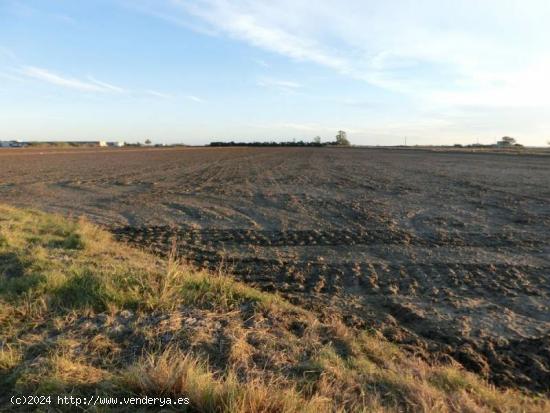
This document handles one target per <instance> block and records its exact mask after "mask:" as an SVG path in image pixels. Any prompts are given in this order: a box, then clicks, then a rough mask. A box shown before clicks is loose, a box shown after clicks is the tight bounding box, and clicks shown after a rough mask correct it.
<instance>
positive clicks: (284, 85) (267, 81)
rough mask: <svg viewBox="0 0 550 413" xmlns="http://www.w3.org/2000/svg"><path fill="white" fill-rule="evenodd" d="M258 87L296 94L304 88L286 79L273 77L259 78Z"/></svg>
mask: <svg viewBox="0 0 550 413" xmlns="http://www.w3.org/2000/svg"><path fill="white" fill-rule="evenodd" d="M256 84H257V85H258V86H262V87H267V88H273V89H278V90H280V91H283V92H295V91H297V90H298V89H300V88H301V87H302V84H300V83H298V82H293V81H290V80H284V79H274V78H271V77H262V78H259V79H258V81H257V82H256Z"/></svg>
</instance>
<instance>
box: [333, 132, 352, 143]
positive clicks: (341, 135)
mask: <svg viewBox="0 0 550 413" xmlns="http://www.w3.org/2000/svg"><path fill="white" fill-rule="evenodd" d="M336 145H341V146H349V145H350V143H349V141H348V137H347V135H346V132H344V131H343V130H341V131H338V135H336Z"/></svg>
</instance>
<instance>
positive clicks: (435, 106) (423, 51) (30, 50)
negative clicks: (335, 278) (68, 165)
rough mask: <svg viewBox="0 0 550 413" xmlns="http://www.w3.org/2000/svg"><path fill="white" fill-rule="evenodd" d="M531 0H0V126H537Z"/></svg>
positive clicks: (142, 131)
mask: <svg viewBox="0 0 550 413" xmlns="http://www.w3.org/2000/svg"><path fill="white" fill-rule="evenodd" d="M549 18H550V2H548V1H546V0H523V1H519V0H518V1H512V0H498V1H497V0H484V1H477V0H475V1H474V0H461V1H439V0H414V1H413V0H393V1H391V2H382V1H378V0H341V1H336V0H316V1H313V0H278V1H264V0H234V1H223V0H196V1H184V0H133V1H132V0H88V1H74V0H28V1H20V0H0V109H1V110H0V139H9V138H18V139H125V140H128V141H136V140H141V141H142V140H144V139H146V138H151V139H152V140H153V141H156V142H185V143H190V144H202V143H208V142H210V141H211V140H213V139H220V140H221V139H223V140H226V139H235V140H264V139H269V140H271V139H274V140H280V139H284V140H288V139H302V138H303V139H310V138H312V137H314V136H316V135H320V136H322V137H323V138H325V139H329V138H332V137H333V136H334V135H335V134H336V132H337V131H338V130H339V129H343V130H346V131H348V135H349V137H350V138H351V141H352V142H353V143H356V144H381V145H383V144H401V143H403V141H404V137H405V136H407V138H408V143H409V144H452V143H472V142H477V141H478V140H479V142H482V143H493V142H494V141H495V139H496V138H498V137H501V136H503V135H511V136H515V137H517V138H518V139H519V141H520V142H522V143H525V144H527V145H538V146H542V145H546V142H547V141H549V140H550V76H549V75H548V73H550V47H548V39H550V25H548V23H547V22H548V19H549Z"/></svg>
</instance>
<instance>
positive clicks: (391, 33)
mask: <svg viewBox="0 0 550 413" xmlns="http://www.w3.org/2000/svg"><path fill="white" fill-rule="evenodd" d="M148 4H149V6H150V10H154V11H155V12H157V13H166V14H169V15H170V16H172V17H173V18H174V19H179V20H185V21H187V22H193V24H194V25H195V26H199V27H201V30H202V29H204V30H207V31H209V32H214V33H217V34H219V35H226V36H229V37H231V38H234V39H237V40H240V41H243V42H246V43H248V44H250V45H253V46H256V47H259V48H261V49H264V50H267V51H269V52H274V53H277V54H280V55H284V56H287V57H289V58H291V59H294V60H297V61H307V62H313V63H316V64H318V65H321V66H324V67H327V68H330V69H333V70H335V71H337V72H339V73H341V74H343V75H346V76H350V77H352V78H355V79H360V80H363V81H366V82H368V83H370V84H371V85H373V86H376V87H379V88H382V89H385V90H388V91H391V92H398V93H402V94H406V95H409V96H411V97H414V98H415V99H419V100H422V101H426V102H432V103H437V104H441V103H448V104H450V105H455V104H482V105H486V106H492V105H495V106H503V105H508V106H517V105H523V104H533V97H534V96H535V95H536V94H537V93H538V92H539V91H540V88H541V87H542V88H543V90H544V91H545V92H546V91H547V90H548V88H549V87H550V86H549V81H548V80H546V79H545V78H544V77H542V76H540V73H537V74H536V75H537V77H536V79H535V80H533V78H532V77H531V74H532V72H533V70H534V69H533V68H538V69H539V70H538V72H548V71H550V59H549V58H550V49H548V47H547V40H546V39H548V38H549V37H550V29H549V27H548V25H547V23H546V18H545V16H548V15H549V13H550V2H547V1H546V0H530V1H529V2H525V3H523V2H522V3H521V4H520V3H519V2H517V1H514V0H485V1H484V2H479V1H476V0H463V1H461V2H452V3H450V2H441V1H439V0H418V1H415V2H411V1H408V0H395V1H392V2H389V3H388V2H381V1H378V0H347V1H342V2H334V1H330V0H324V1H323V0H319V1H316V2H315V5H314V6H313V5H312V2H311V1H307V0H279V1H277V2H273V1H267V0H234V1H226V0H197V1H194V2H188V1H184V0H170V1H167V2H155V3H154V5H151V4H152V3H151V2H148ZM534 71H537V70H534ZM535 100H536V101H537V102H538V103H545V104H546V103H547V102H546V100H545V99H538V98H537V99H535Z"/></svg>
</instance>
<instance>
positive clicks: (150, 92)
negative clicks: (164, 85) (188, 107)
mask: <svg viewBox="0 0 550 413" xmlns="http://www.w3.org/2000/svg"><path fill="white" fill-rule="evenodd" d="M145 93H147V94H148V95H151V96H155V97H157V98H162V99H171V98H172V96H171V95H169V94H167V93H162V92H157V91H156V90H146V91H145Z"/></svg>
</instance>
